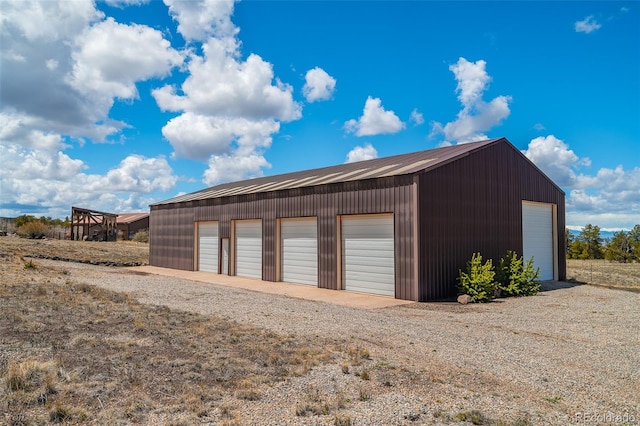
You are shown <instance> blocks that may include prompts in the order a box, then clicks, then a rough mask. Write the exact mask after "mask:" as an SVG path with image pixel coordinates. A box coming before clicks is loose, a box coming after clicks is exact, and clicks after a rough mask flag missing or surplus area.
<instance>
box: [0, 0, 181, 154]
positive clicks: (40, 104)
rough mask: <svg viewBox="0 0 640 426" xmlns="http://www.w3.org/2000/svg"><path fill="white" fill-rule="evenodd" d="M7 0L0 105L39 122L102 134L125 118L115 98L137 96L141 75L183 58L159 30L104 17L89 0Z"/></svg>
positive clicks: (79, 133)
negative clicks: (116, 116)
mask: <svg viewBox="0 0 640 426" xmlns="http://www.w3.org/2000/svg"><path fill="white" fill-rule="evenodd" d="M2 7H3V13H2V15H1V17H0V38H1V40H0V42H1V44H2V46H3V53H2V56H1V60H2V63H1V68H2V71H3V72H2V73H0V85H2V87H3V93H2V106H1V107H0V112H3V113H11V114H18V115H21V116H23V117H24V118H25V121H28V122H29V126H31V128H32V129H33V130H39V131H43V132H53V133H59V134H62V135H67V136H71V137H74V138H82V137H88V138H90V139H92V140H94V141H96V142H99V141H103V140H104V139H105V138H106V137H107V136H109V135H111V134H114V133H116V132H118V131H119V130H120V129H122V128H123V127H125V126H126V123H123V122H118V121H115V120H113V119H111V118H110V117H109V113H110V109H111V107H112V105H113V102H114V98H116V97H118V98H123V99H132V98H135V97H136V96H137V89H136V87H135V84H136V83H137V82H139V81H142V80H146V79H149V78H152V77H160V76H164V75H166V74H167V73H168V72H169V70H170V68H171V67H173V66H175V65H177V64H179V63H181V61H182V58H181V57H180V55H179V54H178V52H176V51H175V50H173V49H171V47H170V45H169V42H168V41H166V40H164V39H163V37H162V34H161V33H160V32H158V31H156V30H154V29H151V28H149V27H146V26H142V25H124V24H118V23H116V22H115V21H114V20H113V19H111V18H109V19H107V20H103V18H104V15H103V14H102V12H100V11H98V10H97V9H96V8H95V4H94V2H92V1H90V0H87V1H81V0H78V1H59V2H53V1H40V2H37V1H33V2H27V1H4V2H3V4H2ZM114 46H119V47H118V48H117V49H116V48H114ZM5 51H6V52H8V53H7V54H5V53H4V52H5ZM17 56H19V57H20V60H16V59H17Z"/></svg>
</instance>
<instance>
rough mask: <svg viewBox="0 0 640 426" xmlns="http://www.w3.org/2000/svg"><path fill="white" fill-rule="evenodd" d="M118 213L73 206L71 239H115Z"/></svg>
mask: <svg viewBox="0 0 640 426" xmlns="http://www.w3.org/2000/svg"><path fill="white" fill-rule="evenodd" d="M117 219H118V215H117V214H115V213H105V212H100V211H97V210H90V209H83V208H80V207H71V239H72V240H92V241H115V240H116V236H117V234H118V232H117V231H118V230H117Z"/></svg>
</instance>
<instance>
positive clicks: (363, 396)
mask: <svg viewBox="0 0 640 426" xmlns="http://www.w3.org/2000/svg"><path fill="white" fill-rule="evenodd" d="M358 399H359V400H360V401H363V402H364V401H369V400H370V399H371V392H369V391H368V390H367V389H365V388H360V390H359V391H358Z"/></svg>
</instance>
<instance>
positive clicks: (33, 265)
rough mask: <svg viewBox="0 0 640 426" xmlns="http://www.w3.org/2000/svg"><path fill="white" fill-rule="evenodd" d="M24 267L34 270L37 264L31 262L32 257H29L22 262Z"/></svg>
mask: <svg viewBox="0 0 640 426" xmlns="http://www.w3.org/2000/svg"><path fill="white" fill-rule="evenodd" d="M24 269H27V270H34V271H35V270H36V269H38V265H36V264H35V263H33V259H29V261H28V262H26V263H25V264H24Z"/></svg>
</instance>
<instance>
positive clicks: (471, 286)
mask: <svg viewBox="0 0 640 426" xmlns="http://www.w3.org/2000/svg"><path fill="white" fill-rule="evenodd" d="M495 275H496V273H495V271H494V270H493V262H492V261H491V259H488V260H487V261H486V262H485V263H484V264H483V263H482V256H481V255H480V253H474V254H473V256H472V257H471V260H470V261H469V262H467V270H466V272H463V271H460V276H459V277H458V281H459V282H460V283H459V286H458V289H459V290H460V293H461V294H468V295H469V296H470V297H471V301H472V302H488V301H490V300H491V299H493V298H495V293H496V290H497V289H498V283H497V282H496V281H495V280H494V278H495Z"/></svg>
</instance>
